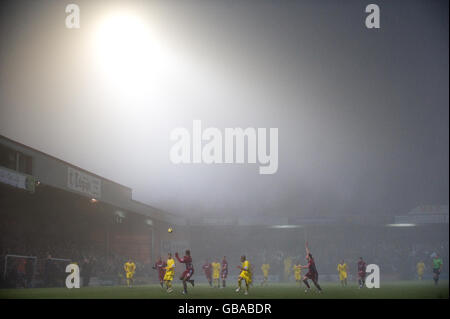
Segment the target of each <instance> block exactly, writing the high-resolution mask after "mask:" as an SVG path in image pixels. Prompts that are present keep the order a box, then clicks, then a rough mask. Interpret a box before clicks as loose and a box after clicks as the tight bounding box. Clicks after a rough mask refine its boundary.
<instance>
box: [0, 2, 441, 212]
mask: <svg viewBox="0 0 450 319" xmlns="http://www.w3.org/2000/svg"><path fill="white" fill-rule="evenodd" d="M74 3H77V4H79V5H80V8H81V29H79V30H69V29H66V28H65V27H64V19H65V13H64V8H65V3H62V2H61V3H60V2H59V1H30V2H23V1H17V2H12V3H10V4H4V5H3V4H2V6H1V17H0V18H1V20H0V35H1V38H0V105H1V106H0V108H1V109H0V134H2V135H5V136H7V137H9V138H11V139H14V140H17V141H19V142H21V143H23V144H26V145H29V146H31V147H33V148H36V149H39V150H42V151H43V152H46V153H49V154H51V155H53V156H56V157H58V158H61V159H63V160H65V161H68V162H70V163H73V164H75V165H77V166H80V167H82V168H84V169H86V170H89V171H92V172H94V173H96V174H98V175H100V176H104V177H106V178H109V179H112V180H114V181H117V182H119V183H121V184H124V185H127V186H129V187H131V188H132V189H133V194H134V199H136V200H139V201H143V202H146V203H148V204H150V205H152V206H155V207H158V208H161V209H165V210H167V211H170V212H173V213H176V214H181V215H184V216H192V215H197V214H204V215H208V216H217V215H219V216H220V215H221V216H224V215H227V216H228V215H229V216H235V215H243V214H245V215H270V216H273V215H277V216H336V215H339V214H348V213H351V214H404V213H406V212H407V211H409V210H410V209H412V208H414V207H415V206H417V205H420V204H447V205H448V202H449V200H448V193H449V179H448V175H449V169H448V167H449V93H448V85H449V74H448V69H449V64H448V56H449V51H448V30H449V25H448V3H447V2H446V1H395V3H390V2H385V1H374V2H373V3H376V4H378V5H379V6H380V8H381V29H379V30H368V29H366V28H365V25H364V20H365V16H366V13H365V12H364V8H365V6H366V5H367V4H369V3H372V2H367V3H365V2H364V1H345V4H343V2H342V1H301V2H300V1H268V0H263V1H226V0H224V1H151V2H144V1H134V2H133V1H130V2H128V1H127V2H125V1H123V2H121V1H104V2H100V1H75V2H74ZM122 7H126V8H132V9H136V12H138V13H139V15H140V17H141V18H142V19H144V20H145V22H146V23H148V25H149V27H150V28H151V29H152V31H154V34H155V35H156V38H155V41H160V43H162V45H163V46H164V47H166V48H168V52H171V55H170V56H171V58H170V59H172V60H169V64H171V65H172V66H174V67H173V68H171V69H170V71H167V73H164V75H163V77H164V79H163V78H160V77H159V73H158V74H156V73H155V74H151V72H150V74H148V79H149V81H148V82H145V83H144V85H143V87H137V88H135V90H132V91H131V92H127V93H124V92H123V91H122V90H120V88H119V87H117V86H114V85H110V83H109V82H108V81H107V80H106V79H105V78H104V77H102V75H101V74H100V73H101V72H100V71H99V69H98V67H97V64H96V60H95V59H94V58H93V52H92V45H91V44H92V42H90V41H91V40H90V39H91V37H92V34H93V33H94V30H95V26H96V22H97V21H98V20H99V19H100V18H101V17H102V15H104V14H105V13H107V12H108V11H109V10H110V9H111V8H115V9H117V8H122ZM171 61H173V63H172V62H171ZM169 67H170V66H169ZM131 81H132V79H131ZM196 119H199V120H201V121H202V124H203V127H204V128H206V127H209V126H211V127H217V128H219V129H220V130H222V132H223V130H224V128H226V127H242V128H247V127H255V128H258V127H265V128H269V127H277V128H278V130H279V156H278V157H279V168H278V172H277V173H276V174H274V175H259V174H258V165H254V164H245V165H243V164H239V165H238V164H234V165H229V164H228V165H226V164H221V165H209V166H208V165H204V164H202V165H192V164H191V165H174V164H172V163H171V162H170V160H169V149H170V147H171V146H172V144H173V143H172V142H171V141H170V140H169V135H170V132H171V130H172V129H174V128H176V127H186V128H187V129H188V130H190V131H191V130H192V121H193V120H196Z"/></svg>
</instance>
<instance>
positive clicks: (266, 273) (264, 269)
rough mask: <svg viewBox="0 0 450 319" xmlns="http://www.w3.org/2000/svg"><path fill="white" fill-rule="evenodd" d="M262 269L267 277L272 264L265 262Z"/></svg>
mask: <svg viewBox="0 0 450 319" xmlns="http://www.w3.org/2000/svg"><path fill="white" fill-rule="evenodd" d="M261 270H262V272H263V274H264V277H267V276H268V275H269V270H270V265H269V264H263V265H262V266H261Z"/></svg>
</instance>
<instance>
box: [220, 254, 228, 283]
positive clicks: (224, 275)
mask: <svg viewBox="0 0 450 319" xmlns="http://www.w3.org/2000/svg"><path fill="white" fill-rule="evenodd" d="M220 275H221V277H222V288H225V286H226V280H227V276H228V261H227V257H225V256H223V259H222V270H221V274H220Z"/></svg>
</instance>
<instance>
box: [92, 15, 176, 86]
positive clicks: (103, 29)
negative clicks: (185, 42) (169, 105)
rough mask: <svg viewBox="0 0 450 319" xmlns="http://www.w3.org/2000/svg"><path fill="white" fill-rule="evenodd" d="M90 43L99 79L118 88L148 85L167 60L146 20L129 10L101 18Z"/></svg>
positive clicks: (150, 84)
mask: <svg viewBox="0 0 450 319" xmlns="http://www.w3.org/2000/svg"><path fill="white" fill-rule="evenodd" d="M93 44H94V54H95V55H96V59H95V63H96V66H97V67H99V68H100V70H101V71H102V73H103V75H104V78H103V80H104V81H109V82H111V83H112V84H115V85H116V86H119V87H120V89H121V91H122V92H126V91H127V90H128V91H131V92H136V91H137V90H141V89H146V88H151V87H152V83H151V79H152V78H154V77H155V76H156V74H155V73H156V72H158V69H160V68H161V66H165V65H167V62H168V61H165V60H167V59H168V55H167V54H165V52H162V49H161V47H160V46H159V45H158V44H157V41H156V39H155V37H154V35H153V34H151V32H150V28H149V26H148V25H147V23H146V21H144V20H143V19H141V18H140V17H139V16H137V15H136V14H134V13H132V12H125V11H121V12H120V13H113V14H110V15H107V16H106V17H105V18H104V19H102V20H101V22H100V23H99V26H98V28H97V30H96V32H95V33H94V37H93Z"/></svg>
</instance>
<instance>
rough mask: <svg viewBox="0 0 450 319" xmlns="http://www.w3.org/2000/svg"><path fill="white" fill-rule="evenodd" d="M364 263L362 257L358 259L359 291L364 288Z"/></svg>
mask: <svg viewBox="0 0 450 319" xmlns="http://www.w3.org/2000/svg"><path fill="white" fill-rule="evenodd" d="M366 266H367V265H366V262H365V261H364V260H363V258H362V257H359V261H358V283H359V289H361V288H362V287H364V284H365V282H366Z"/></svg>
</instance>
